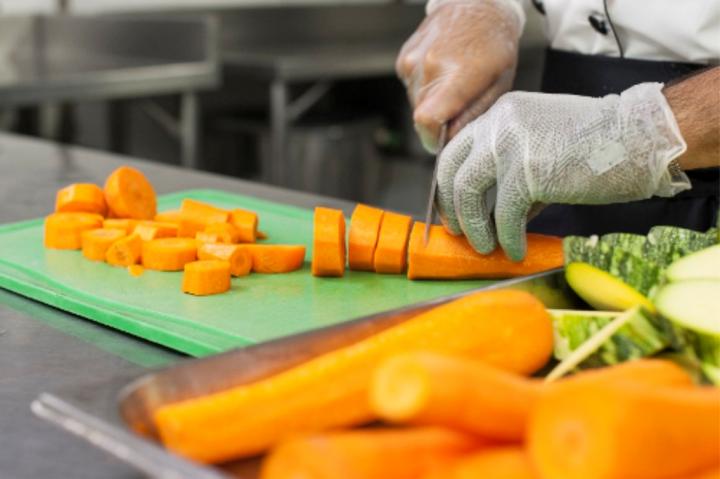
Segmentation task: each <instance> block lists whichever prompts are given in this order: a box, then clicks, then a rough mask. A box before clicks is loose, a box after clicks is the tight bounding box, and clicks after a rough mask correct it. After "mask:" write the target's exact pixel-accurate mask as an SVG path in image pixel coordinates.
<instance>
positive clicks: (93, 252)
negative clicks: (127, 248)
mask: <svg viewBox="0 0 720 479" xmlns="http://www.w3.org/2000/svg"><path fill="white" fill-rule="evenodd" d="M124 237H125V232H124V231H122V230H114V229H103V228H98V229H94V230H90V231H83V234H82V253H83V256H85V257H86V258H87V259H90V260H93V261H105V255H107V250H108V249H110V246H112V244H113V243H114V242H116V241H117V240H119V239H121V238H124Z"/></svg>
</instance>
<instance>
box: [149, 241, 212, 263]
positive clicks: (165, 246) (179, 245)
mask: <svg viewBox="0 0 720 479" xmlns="http://www.w3.org/2000/svg"><path fill="white" fill-rule="evenodd" d="M197 248H198V243H197V241H195V240H194V239H189V238H160V239H154V240H151V241H146V242H145V243H143V246H142V264H143V266H144V267H145V268H147V269H154V270H157V271H182V270H183V268H184V267H185V265H186V264H187V263H191V262H193V261H195V260H196V259H197Z"/></svg>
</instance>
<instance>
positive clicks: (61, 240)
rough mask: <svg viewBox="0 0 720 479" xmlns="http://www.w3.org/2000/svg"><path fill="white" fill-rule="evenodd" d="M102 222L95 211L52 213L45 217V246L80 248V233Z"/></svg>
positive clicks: (52, 247)
mask: <svg viewBox="0 0 720 479" xmlns="http://www.w3.org/2000/svg"><path fill="white" fill-rule="evenodd" d="M102 222H103V218H102V216H100V215H98V214H95V213H53V214H51V215H49V216H47V217H46V218H45V238H44V244H45V247H46V248H50V249H80V248H81V247H82V233H83V232H84V231H89V230H94V229H97V228H100V227H102Z"/></svg>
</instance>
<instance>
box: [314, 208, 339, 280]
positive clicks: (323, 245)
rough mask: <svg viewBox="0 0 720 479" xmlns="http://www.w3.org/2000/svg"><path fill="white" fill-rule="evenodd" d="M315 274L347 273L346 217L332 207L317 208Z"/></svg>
mask: <svg viewBox="0 0 720 479" xmlns="http://www.w3.org/2000/svg"><path fill="white" fill-rule="evenodd" d="M312 274H313V276H342V275H343V274H345V217H344V216H343V212H342V211H340V210H335V209H332V208H323V207H317V208H315V216H314V220H313V256H312Z"/></svg>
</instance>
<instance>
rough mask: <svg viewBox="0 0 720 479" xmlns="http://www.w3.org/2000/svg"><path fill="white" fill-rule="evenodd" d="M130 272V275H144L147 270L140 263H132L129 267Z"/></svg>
mask: <svg viewBox="0 0 720 479" xmlns="http://www.w3.org/2000/svg"><path fill="white" fill-rule="evenodd" d="M127 269H128V273H130V276H134V277H136V278H137V277H138V276H142V274H143V273H144V272H145V268H143V267H142V266H141V265H139V264H131V265H130V266H128V267H127Z"/></svg>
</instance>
